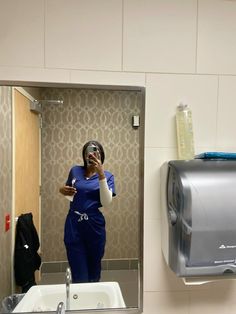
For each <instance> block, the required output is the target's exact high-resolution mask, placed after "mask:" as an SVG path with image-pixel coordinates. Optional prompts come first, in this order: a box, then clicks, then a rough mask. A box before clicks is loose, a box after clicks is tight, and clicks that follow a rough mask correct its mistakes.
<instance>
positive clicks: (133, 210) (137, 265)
mask: <svg viewBox="0 0 236 314" xmlns="http://www.w3.org/2000/svg"><path fill="white" fill-rule="evenodd" d="M14 93H18V96H17V95H16V94H15V95H14V97H13V98H11V94H12V90H11V88H10V87H0V119H1V121H3V123H2V124H0V134H1V137H0V138H1V139H0V144H1V145H0V149H1V151H0V159H2V160H0V161H1V164H3V169H4V171H3V170H2V169H1V170H0V180H1V183H3V184H2V186H4V191H2V190H1V195H0V196H1V199H2V201H3V202H2V205H0V212H1V216H5V214H7V213H9V214H11V216H12V217H13V218H14V215H15V216H19V215H20V214H22V213H26V212H32V213H33V219H34V225H35V227H36V229H37V232H38V236H39V239H40V244H41V245H40V255H41V258H42V264H41V267H40V271H39V272H37V273H36V276H35V279H36V281H37V286H34V287H32V288H31V289H30V290H28V292H27V294H29V293H30V291H33V290H35V291H33V292H34V297H35V295H36V294H37V293H39V292H38V291H40V289H41V292H42V289H43V288H44V289H50V288H51V289H52V285H60V286H58V287H62V286H63V287H64V291H63V298H64V297H65V295H66V284H65V272H66V268H67V267H68V261H67V255H66V250H65V246H64V225H65V219H66V216H67V213H68V210H69V205H70V201H69V200H67V199H66V198H64V197H62V195H61V194H60V193H59V188H60V187H61V186H62V185H64V184H65V182H66V180H67V177H68V172H69V170H70V169H71V167H73V166H74V165H83V158H82V154H81V150H82V147H83V144H84V143H86V142H87V141H89V140H91V139H95V140H98V141H99V142H100V143H102V145H103V147H104V150H105V155H106V158H105V162H104V169H105V170H109V171H110V172H111V173H112V174H113V175H114V177H115V186H116V194H117V196H116V197H115V198H113V201H112V203H111V205H109V206H108V207H107V208H102V209H101V211H102V213H103V215H104V217H105V220H106V244H105V254H104V256H103V258H102V271H101V278H100V282H99V283H94V284H89V283H88V284H86V285H90V286H89V288H88V291H90V292H91V291H92V290H95V292H94V291H93V297H92V299H93V301H94V302H93V303H92V304H89V305H82V307H81V305H80V304H79V303H78V300H80V298H78V300H77V298H76V297H75V296H76V295H77V292H74V294H73V298H72V299H71V306H72V307H73V308H71V309H77V310H78V309H85V308H87V309H88V308H93V309H96V308H99V309H101V308H107V307H108V308H111V307H113V308H114V307H115V308H116V307H119V308H123V307H124V306H125V307H127V308H138V307H140V302H141V298H140V295H141V294H142V291H140V289H139V288H140V285H142V282H141V284H140V281H142V280H141V277H142V249H141V248H142V228H141V227H140V226H141V225H142V207H143V203H142V202H143V138H144V125H143V121H144V119H143V112H144V104H143V99H144V97H143V90H142V89H138V88H136V89H135V88H131V89H126V90H125V89H122V90H119V89H116V90H111V89H104V88H102V89H91V88H83V89H81V88H58V87H57V88H52V87H50V88H48V87H40V88H26V87H25V88H24V90H22V89H19V90H17V91H16V90H14V91H13V94H14ZM19 94H20V95H19ZM29 95H31V97H30V96H29ZM17 97H18V98H20V99H17ZM21 98H22V99H23V98H26V99H28V98H31V99H30V100H29V99H28V103H29V104H28V106H30V103H31V101H32V100H33V99H37V100H41V102H40V105H41V107H40V111H41V113H40V114H37V112H36V111H37V110H34V111H29V112H30V114H32V115H33V116H34V117H37V118H38V119H39V120H40V119H41V118H40V116H41V117H42V123H41V122H40V125H41V127H42V128H41V129H40V136H41V141H39V146H40V149H39V151H38V156H39V157H40V158H39V163H40V164H41V167H40V168H41V174H39V181H41V188H40V189H38V193H39V194H40V197H39V208H38V209H37V206H36V205H32V204H33V200H32V199H31V194H33V192H34V191H33V190H32V186H31V183H30V180H31V177H33V174H35V172H36V171H35V169H36V168H37V163H36V162H35V155H34V154H33V155H32V156H31V157H30V152H29V151H31V150H32V143H31V144H29V145H30V146H29V147H30V148H27V149H25V147H24V145H26V144H25V142H26V139H27V138H28V137H29V133H30V135H32V133H33V131H32V129H33V127H32V126H30V131H27V130H26V131H25V132H26V136H25V138H24V137H22V134H21V133H20V128H22V124H23V121H24V119H23V117H22V116H21V114H22V113H20V115H18V116H16V115H17V109H16V104H15V106H14V102H17V108H18V107H19V106H23V105H22V101H23V102H24V99H23V100H22V99H21ZM58 100H59V101H58ZM12 101H13V106H12V108H13V111H11V102H12ZM14 115H15V116H14ZM133 116H138V117H140V121H141V123H140V127H139V126H134V125H132V121H133V119H132V117H133ZM12 119H13V121H14V123H13V125H14V126H15V128H14V127H13V134H12V130H11V121H12ZM17 119H19V121H21V123H20V124H17ZM25 121H28V120H27V119H26V120H25ZM26 123H27V122H26ZM14 129H15V131H14ZM18 133H19V134H20V136H19V147H18V148H17V146H16V147H14V145H17V141H16V139H17V134H18ZM14 134H15V135H14ZM36 137H37V135H36ZM11 138H13V139H14V140H13V143H15V144H14V145H13V152H14V154H15V155H14V156H15V159H16V160H15V163H14V167H15V168H13V169H12V165H11V162H10V161H11V155H12V147H11V140H10V139H11ZM32 141H33V142H34V143H35V140H32ZM35 145H36V144H35ZM36 146H37V145H36ZM19 149H21V150H23V151H25V152H26V156H27V157H23V158H27V159H23V160H24V161H20V165H19V169H20V170H19V171H23V172H25V170H22V169H23V168H24V167H26V168H28V166H29V164H31V163H32V164H33V168H32V169H29V170H28V171H29V174H28V177H27V180H23V181H26V186H25V187H24V188H23V186H24V184H25V182H22V181H20V182H21V183H19V186H20V187H18V188H17V186H16V187H14V188H13V189H12V186H11V184H10V183H11V180H12V178H11V171H13V174H14V175H13V177H15V178H14V180H13V186H14V185H17V182H18V181H17V177H19V174H17V172H16V169H17V160H18V159H19V155H17V151H18V150H19ZM30 158H32V162H31V159H30ZM36 159H37V158H36ZM1 168H2V167H1ZM20 176H21V177H22V175H21V174H20ZM32 180H33V179H32ZM36 180H37V179H36ZM17 191H19V195H18V196H17ZM35 193H36V195H37V188H36V191H35ZM12 195H14V197H13V201H12V204H11V199H12ZM26 196H27V197H26ZM26 199H28V201H29V204H27V201H26ZM11 207H13V212H12V213H11V211H10V210H9V209H10V208H11ZM33 207H34V208H36V211H34V210H33ZM14 224H15V223H14V221H12V229H14V228H15V225H14ZM13 231H14V230H13ZM13 233H14V232H13ZM13 238H14V236H13ZM0 241H1V245H2V248H1V249H2V251H3V252H4V253H6V254H1V256H0V266H1V267H0V271H1V274H0V276H1V278H3V279H4V280H1V284H0V298H1V300H2V299H4V298H5V297H6V296H8V295H11V294H12V293H13V292H14V293H20V292H21V290H19V287H15V286H14V285H13V286H14V290H13V291H12V290H11V277H10V273H11V267H10V266H9V265H11V264H12V260H11V257H10V256H11V252H10V250H11V249H9V248H10V247H11V235H10V232H5V234H4V235H3V234H0ZM12 242H14V241H12ZM108 282H109V283H110V286H109V285H107V286H106V287H105V283H108ZM116 283H117V285H116ZM99 284H100V285H99ZM101 284H103V286H102V285H101ZM111 284H113V287H111ZM78 285H81V284H78ZM91 285H92V287H93V289H92V288H91ZM96 285H97V286H96ZM70 287H71V291H72V290H73V289H75V288H76V287H75V284H71V285H70ZM83 287H85V286H83ZM56 288H57V287H56V286H53V289H54V291H55V289H56ZM117 288H118V289H117ZM58 289H59V288H58ZM78 289H79V286H78ZM101 289H103V295H105V294H104V293H105V292H104V291H105V290H106V289H108V291H109V293H111V291H115V292H114V293H116V297H117V295H119V296H122V298H123V303H122V300H121V301H120V303H119V302H118V301H117V300H118V299H117V298H116V301H117V302H118V303H114V302H115V301H114V299H113V301H112V303H109V302H108V303H106V302H105V300H102V299H101V300H100V299H99V298H98V299H97V296H98V295H100V296H101V295H102V294H101ZM104 289H105V290H104ZM36 290H37V292H36ZM48 291H49V290H47V294H48V293H49V292H48ZM50 291H51V290H50ZM78 291H79V290H78ZM31 293H32V292H31ZM80 293H81V292H80ZM109 293H108V294H106V297H107V295H109ZM27 294H26V295H27ZM58 294H59V292H58ZM26 295H25V296H24V297H23V298H22V300H21V301H20V303H19V305H20V304H23V305H24V302H23V300H24V299H25V300H26V298H25V297H26ZM112 297H114V294H113V296H112ZM89 298H90V299H91V295H90V297H89ZM30 299H31V300H32V299H33V296H31V298H30ZM50 299H51V300H52V298H50ZM59 299H60V298H59ZM109 300H111V299H109ZM5 301H6V298H5ZM60 301H61V300H59V302H60ZM40 302H41V303H40V304H41V305H37V306H36V307H35V308H33V309H32V308H31V309H28V310H26V309H25V308H24V307H23V310H22V311H32V310H34V311H39V310H43V311H44V310H46V311H48V310H53V311H55V310H56V308H55V307H54V305H53V306H52V305H51V304H50V305H48V304H46V305H45V304H44V305H42V304H43V303H42V300H41V301H40ZM55 302H57V305H58V303H59V302H58V299H56V300H55ZM3 303H4V302H3ZM25 303H27V304H29V302H25ZM114 304H115V305H114ZM23 305H22V306H23ZM43 306H44V308H43ZM16 309H17V308H16ZM5 311H6V310H5ZM18 311H21V310H20V308H19V307H18Z"/></svg>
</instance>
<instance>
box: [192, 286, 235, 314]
mask: <svg viewBox="0 0 236 314" xmlns="http://www.w3.org/2000/svg"><path fill="white" fill-rule="evenodd" d="M235 307H236V300H235V291H234V293H233V291H231V289H221V290H214V291H197V292H196V291H194V292H193V291H192V292H190V309H189V314H198V313H207V314H218V313H219V314H234V313H235Z"/></svg>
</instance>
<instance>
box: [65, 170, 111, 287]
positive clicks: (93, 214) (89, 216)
mask: <svg viewBox="0 0 236 314" xmlns="http://www.w3.org/2000/svg"><path fill="white" fill-rule="evenodd" d="M104 174H105V177H106V180H107V184H108V188H109V189H110V190H112V194H113V196H115V195H116V194H115V183H114V176H113V175H112V174H111V173H110V172H109V171H104ZM66 185H69V186H72V185H73V186H74V187H75V188H76V190H77V193H76V194H75V196H74V199H73V201H72V202H70V210H69V212H68V215H67V218H66V222H65V233H64V242H65V246H66V251H67V257H68V261H69V264H70V267H71V272H72V281H73V282H74V283H76V282H95V281H99V279H100V275H101V259H102V257H103V255H104V250H105V243H106V230H105V218H104V216H103V214H102V213H101V211H100V210H99V207H102V204H101V202H100V191H99V189H100V187H99V177H98V174H94V175H93V176H92V177H90V178H89V179H86V178H85V168H84V167H82V166H74V167H73V168H72V169H71V170H70V173H69V177H68V180H67V182H66Z"/></svg>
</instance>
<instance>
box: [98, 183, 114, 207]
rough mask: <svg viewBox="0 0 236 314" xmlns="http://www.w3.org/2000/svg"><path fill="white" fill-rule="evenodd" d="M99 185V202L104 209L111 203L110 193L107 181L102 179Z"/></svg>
mask: <svg viewBox="0 0 236 314" xmlns="http://www.w3.org/2000/svg"><path fill="white" fill-rule="evenodd" d="M99 185H100V201H101V204H102V206H103V207H106V206H108V205H110V204H111V202H112V191H111V190H109V188H108V184H107V179H106V178H104V179H102V180H99Z"/></svg>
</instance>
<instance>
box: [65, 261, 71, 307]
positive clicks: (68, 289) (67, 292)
mask: <svg viewBox="0 0 236 314" xmlns="http://www.w3.org/2000/svg"><path fill="white" fill-rule="evenodd" d="M70 283H71V270H70V267H67V268H66V310H69V309H70Z"/></svg>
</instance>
